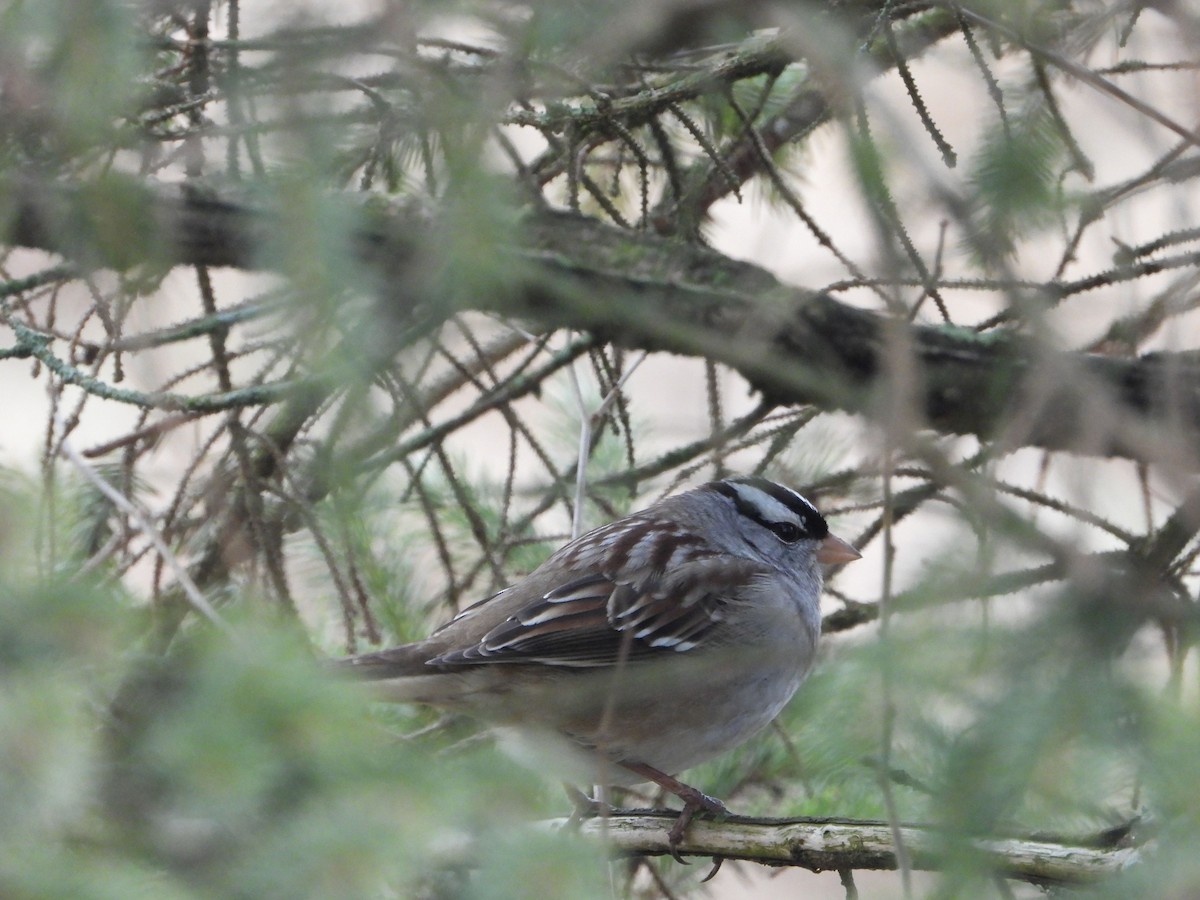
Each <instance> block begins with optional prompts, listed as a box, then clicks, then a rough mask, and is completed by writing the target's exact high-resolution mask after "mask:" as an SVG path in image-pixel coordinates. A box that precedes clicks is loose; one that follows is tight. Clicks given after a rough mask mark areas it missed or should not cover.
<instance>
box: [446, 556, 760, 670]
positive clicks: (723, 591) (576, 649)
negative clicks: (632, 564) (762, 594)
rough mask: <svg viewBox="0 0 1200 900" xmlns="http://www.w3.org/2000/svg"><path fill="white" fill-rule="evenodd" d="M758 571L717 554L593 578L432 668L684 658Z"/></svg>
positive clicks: (567, 587) (555, 592)
mask: <svg viewBox="0 0 1200 900" xmlns="http://www.w3.org/2000/svg"><path fill="white" fill-rule="evenodd" d="M761 571H762V569H761V567H760V566H759V565H758V564H756V563H752V562H750V561H749V560H742V559H737V558H730V557H724V556H720V557H718V556H716V555H713V556H709V557H705V558H701V559H694V560H692V561H691V562H689V563H687V564H685V565H683V566H680V567H677V568H676V569H674V570H673V571H671V572H669V573H650V574H648V573H645V572H638V573H630V572H624V573H619V574H617V575H614V576H606V575H600V574H595V573H592V574H589V575H586V576H584V577H582V578H578V579H575V580H572V581H569V582H567V583H565V584H563V585H561V586H559V587H556V588H554V589H552V590H550V591H548V592H547V593H546V594H545V595H544V596H542V597H540V598H538V599H537V600H534V601H532V602H530V603H528V604H526V605H525V606H523V607H521V608H520V609H519V610H517V611H516V612H515V613H514V614H513V615H511V616H509V617H508V618H507V619H505V620H504V621H503V622H501V623H500V624H499V625H497V626H496V627H494V628H492V629H491V630H490V631H489V632H488V633H487V634H486V635H485V636H484V637H483V639H482V640H480V641H479V642H478V643H476V644H474V645H473V646H471V647H466V648H463V649H460V650H454V651H451V652H448V653H444V654H442V655H440V656H438V657H436V658H434V659H431V660H430V661H429V662H430V664H431V665H464V664H467V665H470V664H482V663H524V664H529V663H534V664H542V665H551V666H565V667H598V666H611V665H616V664H618V663H619V662H621V661H632V660H638V659H646V658H651V657H655V656H662V655H666V654H670V653H679V652H686V651H689V650H692V649H694V648H695V647H697V646H700V645H701V644H703V642H704V639H705V637H706V636H707V635H708V633H709V632H710V631H711V630H712V628H713V627H714V626H715V625H717V623H719V622H720V621H722V619H723V618H724V608H725V606H726V605H727V604H728V603H729V602H731V598H732V597H733V596H734V594H735V592H736V590H737V588H738V587H739V586H742V585H744V584H745V583H746V579H747V578H752V577H754V576H755V575H756V574H759V573H760V572H761Z"/></svg>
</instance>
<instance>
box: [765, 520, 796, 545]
mask: <svg viewBox="0 0 1200 900" xmlns="http://www.w3.org/2000/svg"><path fill="white" fill-rule="evenodd" d="M767 527H768V528H770V529H771V531H772V533H774V535H775V537H777V538H779V539H780V540H781V541H783V542H784V543H785V544H794V543H796V541H798V540H800V538H802V537H804V532H803V531H802V530H801V529H800V526H799V525H797V524H796V523H794V522H772V523H771V524H770V525H768V526H767Z"/></svg>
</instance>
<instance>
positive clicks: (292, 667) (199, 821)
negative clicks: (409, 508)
mask: <svg viewBox="0 0 1200 900" xmlns="http://www.w3.org/2000/svg"><path fill="white" fill-rule="evenodd" d="M9 500H10V502H9V503H7V504H6V509H5V512H4V513H3V518H2V519H0V534H3V535H5V539H4V541H3V543H2V544H0V558H2V559H3V561H4V564H3V567H2V571H3V574H2V576H0V577H2V579H3V581H2V583H0V896H3V897H5V898H13V900H25V898H68V897H71V898H116V897H122V898H129V897H156V898H157V897H171V898H174V897H179V898H185V897H245V898H268V897H280V898H284V897H289V898H292V897H313V898H325V897H334V896H337V897H394V896H417V895H420V894H422V892H425V893H424V895H425V896H462V897H472V896H479V897H488V898H493V897H519V896H522V895H523V890H524V889H523V888H521V887H520V885H522V884H529V883H533V880H535V879H537V880H540V879H544V878H550V879H552V883H556V884H561V885H563V886H564V889H565V890H566V893H564V894H563V896H580V897H583V896H603V893H604V892H603V890H602V888H603V873H604V865H603V863H602V862H601V861H599V860H598V859H597V858H596V856H595V848H590V847H587V846H583V845H581V844H580V842H579V841H577V840H575V839H572V838H571V837H569V836H559V835H553V834H546V835H543V836H540V837H537V838H536V839H535V838H529V839H526V838H524V837H522V838H521V839H517V837H516V834H515V833H514V831H513V828H512V823H513V821H514V820H520V819H528V820H533V819H535V818H537V817H539V816H541V815H545V814H546V813H547V812H548V810H547V809H546V808H543V807H542V806H541V804H542V802H543V794H542V792H541V790H540V788H539V782H538V781H537V780H536V779H535V778H534V776H532V775H530V774H529V773H526V772H524V771H523V770H519V769H517V768H516V767H515V766H513V765H512V764H509V763H507V762H505V761H504V760H502V759H498V758H497V757H496V756H495V754H494V752H493V751H491V750H490V749H486V748H476V749H475V750H472V751H458V752H452V753H450V754H449V755H448V756H446V755H435V754H434V753H433V748H432V747H431V746H430V745H429V744H428V743H425V744H421V743H416V744H414V743H410V742H406V741H404V740H402V739H401V738H400V737H399V736H398V734H397V733H396V731H395V729H394V728H392V727H388V726H386V725H385V722H386V719H376V718H375V717H373V716H372V714H371V710H370V704H369V701H368V697H367V696H366V695H365V694H364V693H362V692H361V690H360V688H359V687H358V686H357V685H354V684H352V683H347V682H343V681H342V680H341V679H340V678H338V677H335V676H334V675H333V674H332V673H331V672H330V671H328V670H326V669H323V668H322V667H320V666H318V665H317V664H316V663H315V662H314V660H313V654H312V651H311V649H310V648H309V647H308V646H307V644H306V642H305V640H304V639H303V637H302V636H301V635H299V634H298V633H296V631H295V627H294V625H291V624H288V623H285V622H283V621H281V620H279V619H277V618H274V617H270V616H268V617H262V616H261V615H258V616H256V615H255V614H254V613H253V612H252V611H251V610H252V609H253V607H252V606H247V607H242V608H241V609H240V610H238V611H236V612H234V618H233V623H232V625H233V629H232V633H231V634H228V635H226V634H222V633H220V632H218V631H215V630H213V629H210V628H206V627H198V628H195V629H194V630H189V631H186V632H185V633H183V634H181V636H180V637H179V638H178V639H177V641H176V642H175V644H174V646H173V647H172V648H171V649H170V651H169V652H167V653H166V654H165V655H162V656H153V655H150V654H148V653H144V652H142V651H140V650H139V649H138V648H139V645H140V641H141V638H140V636H139V635H140V633H141V628H140V623H141V621H142V619H143V618H144V614H143V613H141V612H140V611H138V610H137V609H135V608H134V606H133V601H132V600H131V598H130V597H129V596H128V595H127V594H126V593H124V592H123V591H121V590H119V589H117V588H113V587H107V588H106V587H103V586H102V585H100V584H98V583H97V582H96V581H95V579H92V578H75V579H72V578H68V577H58V578H43V577H39V576H38V575H37V574H36V572H35V570H34V567H33V566H32V565H31V559H32V557H31V556H30V555H29V553H28V551H29V546H30V542H29V541H28V540H27V539H24V540H23V538H27V537H28V533H27V532H25V531H23V530H22V529H20V528H19V525H18V523H20V522H29V521H36V519H37V517H38V511H37V509H36V507H35V506H34V505H33V503H32V502H31V501H30V500H29V498H28V497H24V496H20V495H18V494H15V493H14V494H13V496H11V497H10V498H9ZM18 535H19V536H18ZM467 863H470V864H471V865H470V868H469V870H468V869H467ZM454 871H460V874H459V875H458V876H455V877H454V879H453V880H452V885H451V887H452V889H450V891H449V893H445V892H444V891H443V892H439V890H435V889H434V888H435V887H436V886H437V885H438V884H442V885H443V887H445V884H444V882H445V880H446V879H447V878H450V877H451V876H450V875H449V874H447V873H452V872H454ZM427 889H428V890H427Z"/></svg>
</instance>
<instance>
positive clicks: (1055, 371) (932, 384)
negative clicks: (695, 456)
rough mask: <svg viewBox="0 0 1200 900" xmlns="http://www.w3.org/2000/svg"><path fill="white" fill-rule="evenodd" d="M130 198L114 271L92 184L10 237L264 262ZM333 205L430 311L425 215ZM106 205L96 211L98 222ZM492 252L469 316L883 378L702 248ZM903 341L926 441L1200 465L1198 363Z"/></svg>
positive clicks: (815, 313) (255, 223) (55, 192)
mask: <svg viewBox="0 0 1200 900" xmlns="http://www.w3.org/2000/svg"><path fill="white" fill-rule="evenodd" d="M128 189H129V191H130V193H136V195H137V196H138V198H139V203H137V204H129V205H128V206H127V207H126V208H129V209H130V210H131V213H130V214H131V215H139V214H140V215H143V216H147V214H148V216H147V218H146V221H149V222H151V223H153V226H154V229H155V233H156V235H157V240H156V241H155V242H154V243H153V244H152V245H151V246H149V247H148V248H141V247H131V246H128V245H123V247H122V256H121V258H120V259H112V258H109V259H104V248H103V245H102V243H101V242H100V240H99V238H96V239H94V240H93V241H92V242H90V243H81V242H80V241H79V240H77V239H76V238H73V237H71V236H73V235H74V236H77V235H80V234H93V235H98V234H99V233H100V231H101V229H100V226H101V223H99V222H92V223H91V224H90V225H89V224H88V221H89V208H90V207H89V202H88V198H89V190H90V189H85V188H81V187H78V186H75V187H71V186H68V187H61V186H57V187H54V186H45V185H33V184H31V183H23V184H21V185H19V186H18V187H17V189H16V190H10V191H9V193H10V194H12V195H15V196H12V197H11V198H10V199H11V200H12V201H13V205H14V206H15V208H16V211H17V214H16V216H15V217H14V218H13V219H12V220H11V221H12V222H13V224H12V225H11V226H10V228H9V232H8V236H7V240H8V241H9V242H10V243H14V244H18V245H22V246H27V247H38V248H42V249H46V250H53V251H57V252H60V253H63V254H64V255H66V256H68V257H70V258H73V259H80V260H81V261H83V262H85V263H87V264H91V265H97V264H101V263H106V264H108V265H110V266H116V265H122V264H124V265H128V264H132V263H133V262H136V261H138V260H139V256H138V255H135V254H140V258H141V259H150V260H155V261H158V262H160V263H161V262H164V261H165V262H170V263H175V264H189V265H209V266H234V267H239V268H251V269H253V268H270V267H271V265H272V262H271V259H270V257H269V256H267V255H264V254H263V253H262V248H263V247H264V246H269V244H268V236H269V235H270V233H271V231H272V229H273V223H274V221H275V215H276V214H275V213H274V212H272V211H271V210H270V209H268V208H266V207H262V206H255V205H252V204H250V203H247V202H244V201H242V200H240V199H237V198H233V197H229V196H221V195H218V194H215V193H209V194H204V195H202V194H199V193H197V192H184V191H179V190H172V189H161V190H147V191H142V192H140V193H137V192H136V190H135V188H134V187H133V186H129V188H128ZM346 203H347V204H348V205H351V206H354V207H356V211H357V214H358V223H359V224H358V225H357V228H356V231H355V233H354V235H353V242H354V245H355V246H356V247H357V249H358V252H359V254H360V256H361V258H362V260H363V261H364V262H365V263H367V264H369V265H371V266H373V267H375V268H376V269H377V270H378V271H379V272H380V273H381V276H382V277H380V278H379V283H380V284H382V285H388V286H391V285H395V286H396V287H395V291H396V293H395V295H394V296H386V297H384V298H383V302H384V303H385V304H395V305H397V306H402V307H403V309H399V310H397V311H399V312H409V311H411V308H412V307H413V306H414V305H415V304H416V303H419V302H436V298H421V297H416V296H415V295H414V291H413V290H412V289H411V288H412V283H413V279H412V278H406V277H405V272H406V268H407V267H408V266H410V265H411V264H412V262H413V260H414V259H415V257H416V254H417V252H418V247H419V240H420V238H419V236H420V235H421V234H422V233H426V232H428V230H429V228H430V227H431V223H430V221H429V220H428V218H422V217H419V216H417V215H415V214H412V213H408V212H402V211H396V210H389V211H383V210H381V209H379V208H378V207H370V208H369V209H368V208H367V207H365V206H363V205H362V204H361V202H360V201H357V200H355V199H354V198H352V197H350V196H347V197H346ZM113 208H114V207H113V205H112V204H104V205H102V209H103V210H104V212H105V213H106V214H107V215H109V216H111V214H112V212H113ZM66 222H70V223H74V224H75V225H77V226H79V225H80V224H81V223H82V227H76V228H64V227H63V223H66ZM103 224H104V225H105V226H106V228H107V230H116V231H120V230H121V229H119V228H114V223H113V222H111V221H108V222H105V223H103ZM130 225H131V226H132V223H130ZM145 227H146V226H145V225H144V224H143V225H142V228H143V229H144V228H145ZM496 252H497V253H503V254H507V255H509V256H510V257H511V258H513V259H514V260H515V261H518V262H520V263H521V264H522V270H521V272H520V274H519V276H518V282H517V283H516V284H515V285H511V286H508V287H510V289H508V290H503V291H495V292H489V293H484V294H480V295H479V296H477V297H476V298H475V299H476V301H477V309H479V310H483V311H490V312H498V313H503V314H506V315H510V316H516V317H519V318H523V319H526V320H529V321H530V322H532V323H535V326H540V327H542V328H545V329H554V328H574V329H581V330H587V331H592V332H594V333H596V334H597V335H598V336H600V337H602V338H605V339H608V340H611V341H613V342H615V343H617V344H620V345H622V346H626V347H629V348H634V349H642V350H665V351H670V352H675V353H682V354H687V355H697V356H703V357H706V358H708V359H712V360H716V361H719V362H723V363H725V364H727V365H730V366H732V367H733V368H735V369H737V370H738V371H739V372H740V373H741V374H742V375H743V376H745V378H746V379H747V380H748V381H749V382H750V383H751V384H752V385H753V386H754V387H755V388H756V389H757V390H759V391H760V392H761V393H762V394H763V396H764V397H765V398H767V399H769V400H772V401H774V402H777V403H812V404H815V405H817V406H820V407H822V408H824V409H843V410H850V411H854V412H868V413H869V412H870V411H872V409H873V408H874V406H875V405H876V403H875V399H874V390H875V388H876V387H877V385H879V384H882V382H881V381H880V379H886V378H887V377H888V375H887V373H888V371H889V361H888V356H887V354H888V352H890V351H889V347H888V341H887V338H886V334H887V332H888V329H890V328H893V327H895V323H893V322H892V321H891V320H890V319H888V318H887V317H885V316H883V315H880V314H878V313H874V312H871V311H868V310H863V309H859V308H856V307H853V306H849V305H847V304H844V303H841V302H839V301H837V300H835V299H834V298H832V297H830V296H828V295H825V294H818V295H813V294H811V293H809V292H807V291H804V290H802V289H799V288H795V287H790V286H787V285H783V284H781V283H780V282H779V281H778V280H776V279H775V277H774V276H773V275H771V274H770V273H769V272H767V271H766V270H764V269H761V268H759V267H757V266H754V265H751V264H748V263H744V262H740V261H737V260H733V259H730V258H728V257H726V256H723V255H721V254H719V253H716V252H714V251H712V250H710V249H708V248H705V247H701V246H698V245H694V244H684V243H680V242H678V241H672V240H668V239H665V238H661V237H657V236H655V235H652V234H647V233H645V232H639V233H636V234H634V233H630V232H626V231H622V230H620V229H617V228H613V227H610V226H607V225H604V224H602V223H600V222H597V221H595V220H592V219H589V218H586V217H582V216H578V215H573V214H569V213H558V212H549V211H538V212H532V213H529V214H528V215H527V217H526V219H525V228H524V231H523V233H518V234H516V235H514V238H513V241H512V243H511V244H510V245H508V246H507V247H498V248H497V251H496ZM385 290H386V288H385ZM906 327H907V326H906ZM910 342H911V346H912V348H913V352H914V353H915V355H916V357H917V360H918V362H919V363H920V368H921V373H922V383H921V386H920V390H919V393H918V395H917V399H918V400H919V404H918V412H920V413H922V414H923V416H924V424H925V425H926V426H927V427H929V428H932V429H934V430H936V431H938V432H941V433H944V434H959V435H977V436H980V437H985V438H995V437H998V436H1001V435H1003V434H1004V433H1005V430H1006V429H1014V423H1018V424H1019V428H1016V429H1015V430H1012V434H1011V438H1010V442H1011V443H1012V444H1013V445H1014V446H1018V445H1020V446H1039V447H1045V448H1048V449H1056V450H1069V451H1073V452H1077V453H1084V454H1096V455H1110V456H1124V457H1129V458H1133V459H1139V460H1161V459H1162V458H1163V457H1164V454H1169V455H1173V456H1175V457H1176V461H1177V462H1178V463H1179V464H1183V465H1188V466H1190V467H1192V468H1195V467H1196V466H1198V465H1200V461H1198V460H1197V459H1196V457H1195V453H1194V451H1193V450H1189V449H1188V448H1190V447H1192V446H1193V444H1194V443H1195V442H1196V439H1197V437H1200V364H1198V363H1197V361H1196V359H1195V358H1194V356H1193V355H1192V354H1189V353H1186V352H1185V353H1154V354H1148V355H1145V356H1142V357H1138V358H1132V359H1131V358H1123V357H1112V356H1105V355H1100V354H1092V353H1056V352H1053V351H1052V349H1051V348H1048V347H1046V346H1045V345H1044V344H1041V343H1039V342H1037V341H1036V340H1034V339H1029V338H1026V337H1023V336H1021V335H1017V334H1013V333H1010V332H995V333H989V334H986V335H981V334H978V333H976V332H973V331H970V330H967V329H962V328H955V327H952V326H932V325H914V326H911V331H910ZM1172 438H1174V443H1173V444H1172ZM1172 447H1173V449H1172Z"/></svg>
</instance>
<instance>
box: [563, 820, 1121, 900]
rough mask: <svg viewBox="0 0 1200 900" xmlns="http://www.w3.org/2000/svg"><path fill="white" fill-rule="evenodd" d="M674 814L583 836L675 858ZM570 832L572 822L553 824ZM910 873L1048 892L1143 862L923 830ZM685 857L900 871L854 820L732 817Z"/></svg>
mask: <svg viewBox="0 0 1200 900" xmlns="http://www.w3.org/2000/svg"><path fill="white" fill-rule="evenodd" d="M675 817H676V814H675V813H670V812H662V813H657V812H636V813H617V814H615V815H612V816H609V817H608V818H607V819H598V818H597V819H589V820H587V821H585V822H584V823H583V824H582V825H581V826H580V830H581V832H582V833H583V834H585V835H587V836H588V837H591V838H597V839H601V840H604V841H605V842H606V843H607V844H608V846H610V847H611V848H612V849H613V851H614V852H615V853H617V854H621V855H630V856H639V855H643V856H665V855H669V854H670V853H671V847H670V846H669V844H668V843H667V829H668V828H670V826H671V823H672V822H673V821H674V820H675ZM547 825H548V827H554V828H558V827H564V826H565V825H566V820H563V819H559V820H555V821H552V822H549V823H547ZM900 831H901V832H902V836H903V840H904V845H905V849H906V850H907V851H908V852H909V853H910V855H911V857H912V860H911V861H912V865H913V866H914V867H915V868H917V869H919V870H922V871H939V870H944V869H945V868H946V864H947V861H948V860H951V859H953V858H954V857H956V856H957V857H959V858H962V857H964V856H969V857H971V858H973V859H974V860H975V861H977V862H980V863H981V867H982V868H990V869H991V870H992V871H994V872H995V873H996V874H997V875H1001V876H1003V877H1006V878H1016V879H1019V880H1021V881H1027V882H1031V883H1033V884H1039V885H1044V886H1050V885H1088V884H1094V883H1096V882H1099V881H1102V880H1105V879H1109V878H1112V877H1114V876H1116V875H1119V874H1120V873H1121V872H1123V871H1125V870H1127V869H1129V868H1130V867H1132V866H1135V865H1137V864H1139V863H1140V862H1141V861H1142V858H1143V848H1142V847H1140V846H1124V843H1125V842H1123V841H1119V840H1118V841H1114V842H1112V843H1116V844H1120V846H1112V845H1111V844H1109V845H1104V844H1103V843H1102V842H1101V841H1100V840H1099V839H1097V841H1096V842H1094V843H1093V842H1084V841H1080V842H1078V843H1074V842H1071V841H1069V840H1065V839H1059V838H1049V837H1038V836H1031V837H993V838H969V837H966V836H953V835H947V834H941V833H939V832H937V831H936V830H935V829H933V828H931V827H928V826H921V825H904V826H902V827H901V829H900ZM679 852H680V854H681V855H682V856H699V857H716V858H721V859H740V860H747V861H750V862H756V863H761V864H763V865H767V866H799V867H801V868H805V869H809V870H811V871H813V872H823V871H831V870H843V869H850V870H854V869H859V870H861V869H895V868H896V856H895V847H894V844H893V840H892V833H891V830H890V828H889V826H888V824H887V823H886V822H874V821H855V820H851V819H804V818H801V819H752V818H743V817H740V816H733V817H730V818H729V819H727V820H725V821H724V822H711V821H705V820H696V821H693V822H692V824H691V825H690V826H689V827H688V831H687V834H686V835H685V836H684V839H683V843H682V844H681V845H680V847H679Z"/></svg>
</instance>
